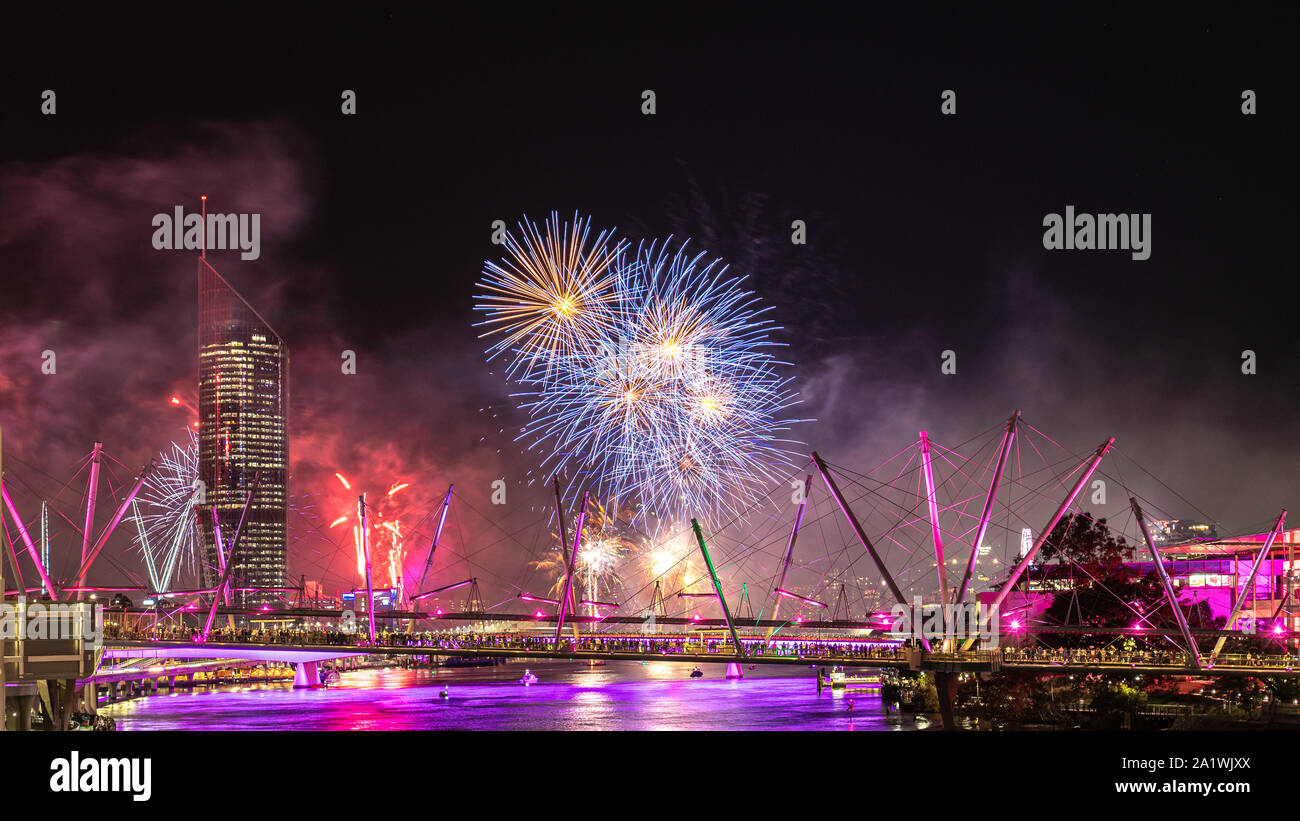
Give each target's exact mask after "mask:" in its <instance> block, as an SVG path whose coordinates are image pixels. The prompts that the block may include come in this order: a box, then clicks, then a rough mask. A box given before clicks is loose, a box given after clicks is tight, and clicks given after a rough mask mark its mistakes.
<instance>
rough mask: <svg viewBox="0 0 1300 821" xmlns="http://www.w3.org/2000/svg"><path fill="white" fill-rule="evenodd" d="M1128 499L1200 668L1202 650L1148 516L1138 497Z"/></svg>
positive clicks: (1171, 608)
mask: <svg viewBox="0 0 1300 821" xmlns="http://www.w3.org/2000/svg"><path fill="white" fill-rule="evenodd" d="M1128 501H1129V504H1130V505H1131V506H1132V508H1133V515H1134V516H1136V517H1137V523H1138V527H1139V528H1141V529H1142V539H1143V540H1144V541H1145V542H1146V543H1147V549H1148V550H1150V551H1151V558H1152V559H1153V560H1154V561H1155V563H1156V573H1157V574H1158V575H1159V576H1160V586H1161V587H1162V588H1164V591H1165V601H1166V602H1167V603H1168V604H1169V609H1170V610H1172V611H1174V618H1176V619H1177V620H1178V630H1179V632H1181V633H1182V634H1183V642H1184V643H1185V644H1186V645H1187V651H1188V652H1189V653H1191V654H1192V660H1193V661H1195V662H1196V669H1198V670H1199V669H1201V666H1202V664H1201V651H1200V649H1199V648H1197V646H1196V639H1194V638H1192V631H1191V628H1190V627H1188V625H1187V616H1186V615H1184V614H1183V608H1181V607H1179V606H1178V596H1176V595H1175V594H1174V585H1173V582H1171V581H1170V580H1169V571H1168V570H1167V569H1166V568H1165V563H1164V560H1163V559H1161V558H1160V551H1159V550H1157V549H1156V543H1155V540H1154V539H1152V538H1151V530H1150V529H1149V528H1148V527H1147V520H1146V517H1145V516H1143V515H1142V508H1141V507H1140V506H1139V505H1138V500H1137V498H1136V497H1133V496H1130V497H1129V499H1128Z"/></svg>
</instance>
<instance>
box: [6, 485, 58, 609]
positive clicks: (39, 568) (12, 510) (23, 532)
mask: <svg viewBox="0 0 1300 821" xmlns="http://www.w3.org/2000/svg"><path fill="white" fill-rule="evenodd" d="M0 497H3V499H4V503H5V507H6V508H8V509H9V515H10V516H11V517H12V518H13V520H14V525H15V526H16V527H17V528H18V535H19V536H20V537H21V538H22V540H23V544H25V545H26V546H27V553H28V555H30V556H31V557H32V561H33V562H35V563H36V572H37V573H39V574H40V576H41V582H42V583H43V584H44V585H45V586H46V587H47V588H49V590H50V598H52V599H54V600H56V601H57V600H58V598H59V591H58V589H57V588H55V587H54V582H52V581H50V574H49V573H48V572H47V571H46V570H45V565H44V564H42V563H41V557H40V555H39V554H37V552H36V545H35V544H33V543H32V535H31V534H30V533H28V532H27V526H26V525H24V524H23V520H22V517H21V516H19V515H18V508H17V507H16V506H15V505H14V500H13V499H12V498H10V496H9V488H8V487H6V486H5V484H4V482H3V481H0ZM13 559H14V570H13V572H14V579H15V580H16V579H17V578H18V556H17V555H16V554H15V555H14V557H13Z"/></svg>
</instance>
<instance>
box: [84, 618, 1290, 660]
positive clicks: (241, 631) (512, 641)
mask: <svg viewBox="0 0 1300 821" xmlns="http://www.w3.org/2000/svg"><path fill="white" fill-rule="evenodd" d="M105 636H106V638H110V639H134V640H150V641H199V640H200V639H201V636H202V631H201V630H199V628H197V627H186V626H181V625H177V624H174V623H173V624H164V625H157V626H150V625H138V626H133V627H125V626H123V625H120V624H108V625H105ZM207 641H208V642H209V643H239V644H278V645H295V646H312V645H316V646H321V645H324V646H334V647H339V646H343V647H357V646H375V647H392V648H404V649H416V650H418V649H420V648H428V649H430V650H441V651H444V652H446V651H458V650H459V651H473V652H475V653H477V654H490V653H491V651H493V650H502V651H510V652H511V653H512V654H513V653H529V654H534V653H535V654H548V655H564V654H571V653H600V654H602V655H619V654H627V655H629V656H645V655H648V654H649V655H669V654H682V655H719V656H734V655H736V652H735V645H734V644H733V643H732V642H731V640H730V639H728V638H722V639H718V638H711V637H710V638H703V637H700V636H699V635H697V634H691V633H683V634H677V635H663V634H655V635H649V634H647V635H635V634H634V635H618V634H591V635H585V636H578V637H577V638H576V639H575V637H574V636H572V635H565V636H563V637H562V638H561V640H560V644H559V646H558V647H557V646H556V643H555V637H554V636H553V635H546V634H539V633H512V632H455V633H434V632H401V631H395V630H388V629H386V630H383V631H380V632H377V633H376V635H375V641H374V644H373V645H371V644H370V641H369V638H368V635H367V634H366V632H365V631H364V629H362V630H353V631H346V630H342V629H338V628H324V627H316V628H300V627H291V628H279V629H275V628H257V629H254V628H249V627H231V626H229V625H225V626H222V627H216V628H213V629H212V630H211V632H210V633H209V635H208V638H207ZM742 643H743V644H744V646H745V655H746V656H748V657H754V658H791V659H795V658H797V659H813V660H824V661H827V662H834V663H845V662H860V661H896V662H897V661H906V660H908V659H909V658H911V656H910V655H909V654H911V653H913V652H914V650H913V648H911V647H909V645H908V644H906V643H899V642H882V641H879V640H874V641H873V640H862V639H839V640H832V639H825V638H808V639H804V638H798V639H795V638H775V639H772V638H764V637H748V638H742ZM1000 653H1001V659H1002V662H1003V663H1008V664H1017V663H1020V664H1059V665H1080V666H1089V665H1096V666H1107V665H1115V666H1125V665H1127V666H1130V667H1138V666H1142V667H1173V668H1194V667H1195V662H1194V661H1193V660H1192V659H1191V658H1190V657H1189V655H1188V654H1186V653H1184V652H1182V651H1179V650H1177V649H1172V648H1170V649H1152V648H1143V649H1126V648H1123V647H1119V646H1113V645H1112V646H1109V647H1071V648H1054V647H1044V646H1033V647H1004V648H1002V649H1001V651H1000ZM958 655H969V656H970V658H971V659H973V660H974V659H980V658H987V656H988V654H987V653H983V654H982V655H981V654H976V653H970V654H958ZM1298 664H1300V657H1297V656H1296V655H1295V654H1290V653H1277V654H1263V653H1245V654H1224V655H1220V656H1219V657H1218V660H1217V666H1219V667H1263V668H1271V669H1285V670H1288V671H1289V670H1292V669H1294V668H1295V667H1296V666H1297V665H1298Z"/></svg>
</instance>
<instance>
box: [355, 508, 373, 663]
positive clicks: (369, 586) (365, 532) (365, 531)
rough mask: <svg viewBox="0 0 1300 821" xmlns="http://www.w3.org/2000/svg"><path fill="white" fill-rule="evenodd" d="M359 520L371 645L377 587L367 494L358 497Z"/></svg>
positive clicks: (371, 641)
mask: <svg viewBox="0 0 1300 821" xmlns="http://www.w3.org/2000/svg"><path fill="white" fill-rule="evenodd" d="M357 519H358V520H359V521H360V522H361V552H362V553H363V554H364V555H365V559H366V615H367V616H369V631H370V643H371V644H374V643H375V586H374V583H373V582H372V580H371V575H370V519H369V517H368V516H366V494H364V493H363V494H361V495H360V496H358V497H357Z"/></svg>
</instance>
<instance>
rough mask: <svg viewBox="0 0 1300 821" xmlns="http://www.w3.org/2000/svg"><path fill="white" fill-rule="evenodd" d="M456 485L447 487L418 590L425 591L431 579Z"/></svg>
mask: <svg viewBox="0 0 1300 821" xmlns="http://www.w3.org/2000/svg"><path fill="white" fill-rule="evenodd" d="M455 487H456V486H455V485H454V484H451V485H447V495H446V496H445V497H443V500H442V513H441V514H440V515H439V518H438V529H437V530H435V531H434V532H433V543H432V544H430V545H429V555H428V557H426V558H425V560H424V572H423V573H421V574H420V586H419V587H417V588H416V589H417V590H424V583H425V582H426V581H428V579H429V568H430V567H432V566H433V551H435V550H437V549H438V539H440V538H441V537H442V526H443V525H444V524H446V523H447V508H448V507H450V506H451V492H452V490H453V489H455Z"/></svg>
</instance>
